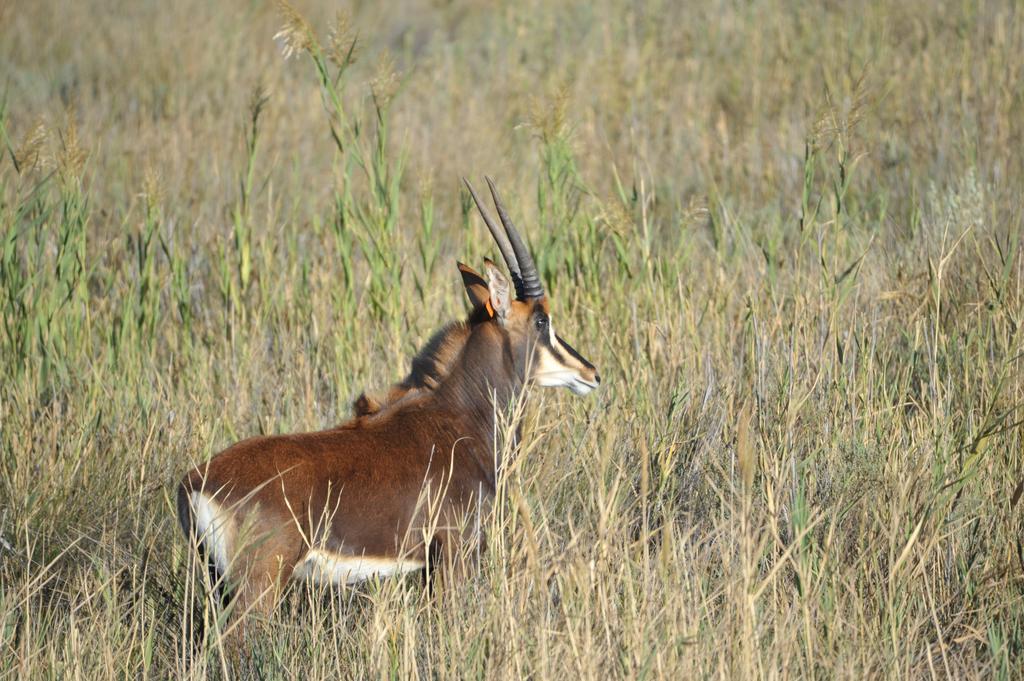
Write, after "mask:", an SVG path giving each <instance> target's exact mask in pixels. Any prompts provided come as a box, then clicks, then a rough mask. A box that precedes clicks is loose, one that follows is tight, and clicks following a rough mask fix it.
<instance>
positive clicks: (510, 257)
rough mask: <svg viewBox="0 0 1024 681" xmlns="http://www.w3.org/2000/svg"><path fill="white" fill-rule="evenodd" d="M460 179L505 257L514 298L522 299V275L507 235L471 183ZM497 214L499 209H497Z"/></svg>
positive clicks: (524, 292)
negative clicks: (495, 221)
mask: <svg viewBox="0 0 1024 681" xmlns="http://www.w3.org/2000/svg"><path fill="white" fill-rule="evenodd" d="M462 181H463V182H464V183H465V184H466V189H468V190H469V195H470V196H472V197H473V203H475V204H476V208H477V210H479V211H480V217H482V218H483V219H484V222H485V223H486V224H487V229H489V230H490V232H491V236H492V237H494V241H495V243H497V244H498V250H499V251H501V256H502V257H503V258H504V259H505V264H506V265H508V271H509V274H511V275H512V284H513V285H514V286H515V288H516V298H519V299H523V298H524V297H525V296H526V290H525V288H524V287H523V276H522V274H521V273H520V270H519V260H518V259H517V258H516V252H515V250H513V248H512V244H511V243H510V242H509V240H508V235H507V234H505V232H504V231H502V230H501V229H499V228H498V225H496V224H494V220H492V219H491V216H490V215H488V214H487V210H486V209H485V208H484V204H483V203H481V201H480V197H479V196H477V195H476V192H475V191H474V190H473V185H471V184H470V183H469V180H467V179H466V178H462ZM498 211H499V213H498V214H499V215H500V214H501V209H500V208H499V209H498ZM502 222H504V220H503V221H502Z"/></svg>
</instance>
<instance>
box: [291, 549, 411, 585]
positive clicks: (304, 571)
mask: <svg viewBox="0 0 1024 681" xmlns="http://www.w3.org/2000/svg"><path fill="white" fill-rule="evenodd" d="M422 569H423V561H419V560H412V559H409V558H386V557H383V556H346V555H343V554H340V553H332V552H330V551H324V550H321V549H311V550H310V551H309V553H307V554H306V557H305V558H303V559H302V562H300V563H299V564H298V565H296V566H295V573H294V576H295V579H304V580H308V581H311V582H315V583H318V584H357V583H359V582H362V581H365V580H367V579H370V578H371V577H373V576H375V575H376V576H378V577H390V576H392V575H401V574H405V573H406V572H415V571H416V570H422Z"/></svg>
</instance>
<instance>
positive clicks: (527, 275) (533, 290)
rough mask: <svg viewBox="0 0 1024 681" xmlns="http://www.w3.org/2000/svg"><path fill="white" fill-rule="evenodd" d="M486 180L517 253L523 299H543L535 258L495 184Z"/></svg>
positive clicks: (487, 178)
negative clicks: (518, 230) (502, 203)
mask: <svg viewBox="0 0 1024 681" xmlns="http://www.w3.org/2000/svg"><path fill="white" fill-rule="evenodd" d="M484 179H485V180H487V186H488V187H489V188H490V190H491V198H493V199H494V207H495V208H497V209H498V218H499V219H500V220H501V224H502V225H504V226H505V231H506V232H507V234H508V240H509V241H510V242H511V243H512V250H513V251H515V254H516V260H517V261H518V262H519V275H520V276H521V277H522V278H523V295H522V296H521V298H523V299H527V298H543V297H544V286H543V285H542V284H541V283H540V275H539V274H537V265H536V264H534V262H533V256H532V255H530V250H529V249H528V248H527V247H526V244H525V243H524V242H523V239H522V237H520V236H519V232H517V231H516V226H515V225H513V224H512V220H510V219H509V217H508V213H506V212H505V207H504V206H502V205H501V199H500V198H498V190H497V189H496V188H495V186H494V182H493V181H492V180H491V178H489V177H487V176H484Z"/></svg>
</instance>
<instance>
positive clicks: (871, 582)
mask: <svg viewBox="0 0 1024 681" xmlns="http://www.w3.org/2000/svg"><path fill="white" fill-rule="evenodd" d="M380 4H381V5H383V3H380ZM287 7H291V5H287ZM339 9H341V10H344V11H343V12H341V13H340V14H339ZM289 11H291V12H293V13H292V14H290V15H287V16H286V17H285V19H284V20H282V16H281V10H280V8H279V7H278V6H277V5H275V4H273V3H255V4H253V3H248V4H247V3H236V2H220V3H209V2H201V1H200V0H182V1H180V2H173V3H171V2H168V3H156V2H153V3H127V4H124V5H123V6H122V5H114V4H112V3H102V2H96V1H95V0H85V1H80V2H68V1H67V0H44V1H43V2H38V3H34V4H31V5H28V4H23V6H17V7H15V6H14V5H13V4H7V5H0V63H2V64H3V65H4V69H3V71H4V76H5V77H4V79H3V83H2V88H3V89H2V90H0V152H2V156H3V158H2V159H0V322H2V324H0V327H2V328H0V358H2V361H0V372H2V375H0V675H4V676H18V677H25V678H51V677H60V678H108V677H117V678H124V677H130V678H138V677H144V678H166V677H183V678H204V677H207V676H212V677H223V676H224V673H225V672H224V670H225V666H226V664H227V663H226V661H225V659H224V657H223V655H222V646H221V637H220V634H219V631H220V629H219V625H218V623H217V621H216V617H217V613H216V611H215V610H213V609H211V608H209V607H207V605H206V604H205V602H204V600H203V597H202V584H201V583H200V582H199V581H197V579H196V578H195V573H194V572H192V571H190V570H189V566H188V561H189V555H188V553H187V552H186V546H185V542H184V541H183V540H182V538H181V537H180V531H179V529H178V527H177V522H176V520H175V518H174V513H173V504H172V503H171V495H172V493H173V486H174V484H175V482H176V480H177V479H179V478H180V476H181V474H182V473H183V472H184V471H186V470H187V469H188V468H189V467H190V466H191V465H193V464H194V463H195V462H197V461H201V460H204V459H205V458H207V457H209V456H210V455H211V454H213V453H215V452H216V451H218V450H219V449H220V448H222V447H223V446H225V445H227V444H228V443H230V442H231V441H233V440H236V439H239V438H242V437H245V436H247V435H251V434H255V433H259V432H285V431H289V430H298V429H314V428H321V427H326V426H329V425H331V424H334V423H336V422H338V421H340V420H342V419H344V418H346V417H347V415H348V413H349V402H350V400H351V398H352V397H353V396H354V395H356V394H357V393H358V392H359V391H360V390H362V389H363V388H367V387H382V386H384V385H387V384H389V383H390V382H392V381H393V380H395V379H396V378H397V377H398V376H399V374H401V373H402V371H401V369H400V368H396V367H399V365H400V364H401V363H403V362H404V361H405V359H406V358H407V357H409V356H410V354H411V353H412V351H413V350H414V349H415V348H416V347H417V346H418V345H419V344H420V343H422V342H423V341H424V340H425V339H426V338H427V337H428V335H429V334H430V332H431V331H432V330H434V329H435V328H436V327H437V326H438V320H440V319H448V318H452V317H455V316H458V315H461V314H462V313H463V308H462V293H461V287H460V284H459V279H458V277H457V276H456V273H455V268H454V260H455V259H456V258H459V259H462V260H466V261H467V262H470V263H474V262H479V261H480V259H481V258H482V257H483V256H485V255H489V254H490V253H491V251H492V250H493V249H492V247H491V245H490V243H489V242H488V240H487V239H486V238H485V237H484V235H485V231H484V230H483V229H482V228H481V226H480V225H479V224H477V223H476V222H475V221H474V220H475V219H472V216H471V215H470V213H469V203H468V201H467V198H466V196H465V195H464V193H462V192H461V190H460V185H459V178H460V177H462V176H463V175H465V176H469V177H477V176H480V175H482V174H484V173H488V174H491V175H493V176H495V177H497V178H498V180H499V182H500V184H501V186H502V189H503V193H504V194H505V195H506V199H507V201H508V203H510V204H511V205H512V206H514V207H515V212H516V217H517V218H518V222H519V224H521V225H522V226H523V227H525V228H526V231H527V232H528V233H529V236H530V237H531V240H532V242H533V245H534V248H535V250H536V252H537V254H538V262H539V265H540V267H541V269H542V275H543V276H544V277H545V280H546V281H547V282H548V284H549V288H550V289H551V291H552V297H553V303H554V306H555V310H554V314H555V316H556V320H557V323H558V324H559V329H560V331H563V332H564V334H565V335H566V337H567V338H569V339H571V340H572V342H573V343H574V344H575V345H577V346H578V347H579V348H580V349H581V351H582V352H583V353H584V354H585V355H586V356H588V357H589V358H591V359H593V360H594V362H595V363H596V364H597V365H598V366H599V368H600V369H601V373H602V376H603V377H604V378H605V382H604V384H603V385H602V388H601V390H600V391H598V392H597V393H595V394H594V395H593V396H591V397H589V398H587V399H577V398H574V397H573V396H571V395H568V394H565V395H563V394H561V393H551V392H538V394H536V395H534V396H533V397H532V401H531V405H530V408H529V410H528V413H527V422H526V429H525V441H524V449H523V451H522V452H521V453H520V454H519V457H518V458H517V459H516V460H515V461H514V462H513V463H512V464H511V465H510V466H509V469H508V471H507V473H506V475H505V477H504V479H503V481H502V490H501V494H502V496H501V503H500V504H499V509H498V512H497V513H496V515H495V517H494V518H493V520H492V523H493V526H492V528H491V537H492V538H493V540H492V542H491V546H490V549H489V551H488V553H487V554H486V556H485V559H484V561H483V564H482V565H481V568H480V572H479V574H478V575H476V576H475V577H474V579H473V580H472V581H471V582H470V583H468V584H466V585H465V587H464V588H463V589H460V590H458V591H449V592H446V593H444V594H443V595H441V596H439V597H431V596H429V595H427V594H425V593H424V592H423V589H422V588H420V585H419V583H418V582H417V581H416V580H414V579H410V580H405V581H401V580H390V581H383V582H381V583H376V584H371V585H367V586H365V587H362V588H359V589H355V590H346V591H344V592H340V593H319V592H316V591H313V590H305V589H296V590H294V593H292V594H290V596H289V597H288V599H287V600H286V602H285V604H284V605H283V606H282V608H281V609H280V611H279V612H278V613H277V614H276V615H275V616H274V618H273V620H272V621H270V622H257V623H254V626H255V627H256V628H257V630H258V631H260V632H262V633H263V640H262V642H261V644H260V645H259V646H258V647H257V649H256V650H255V651H254V653H253V656H252V658H251V659H250V660H249V661H248V665H249V666H248V668H247V669H233V670H232V669H228V670H227V674H228V675H230V676H244V675H247V674H250V675H251V674H262V675H263V676H264V677H267V678H279V677H280V678H339V677H353V678H367V677H399V678H407V677H430V678H455V679H462V678H469V677H487V678H523V677H530V678H537V679H541V678H563V679H564V678H575V677H585V678H600V679H603V678H608V677H624V678H640V677H648V678H673V679H675V678H691V677H698V676H699V677H712V676H715V677H726V678H757V677H766V678H779V677H825V678H830V677H842V678H862V677H865V676H870V677H885V678H890V677H912V678H919V677H951V676H952V677H967V678H972V677H986V678H988V677H998V678H1015V677H1018V676H1020V674H1021V663H1020V656H1021V653H1022V649H1024V615H1022V614H1021V613H1022V611H1024V609H1022V605H1024V603H1022V600H1024V599H1022V581H1021V578H1022V574H1024V551H1022V545H1021V532H1022V521H1021V512H1022V511H1021V507H1022V505H1024V504H1021V503H1020V497H1021V496H1022V494H1021V490H1022V487H1021V485H1022V481H1024V457H1022V455H1024V439H1022V434H1021V428H1020V424H1021V421H1022V419H1024V410H1022V409H1021V405H1022V402H1024V380H1022V377H1024V371H1022V367H1021V362H1022V358H1024V355H1022V352H1024V347H1022V346H1024V344H1022V337H1021V334H1022V331H1021V329H1020V325H1021V322H1022V319H1024V297H1022V295H1024V291H1022V276H1021V275H1022V267H1024V257H1022V255H1021V251H1020V234H1021V231H1022V223H1024V200H1022V199H1024V196H1022V189H1021V188H1022V186H1024V155H1022V154H1021V153H1020V151H1019V149H1020V148H1021V147H1022V146H1024V88H1022V86H1021V83H1022V82H1024V49H1021V46H1022V45H1024V15H1022V12H1021V9H1020V8H1019V7H1018V6H1017V5H1015V4H1013V3H1010V2H982V3H962V4H957V5H955V6H954V5H946V4H941V5H940V4H933V3H927V2H921V1H919V0H911V1H910V2H879V3H807V4H803V3H781V2H771V1H767V2H754V3H733V2H719V3H713V4H710V5H702V4H700V3H671V2H651V3H646V4H638V3H622V2H610V1H608V0H597V2H586V3H583V2H576V3H567V2H562V3H548V2H537V1H536V0H527V2H522V3H514V4H511V5H507V6H506V5H504V4H497V3H484V2H462V3H428V2H419V1H417V0H407V1H406V2H402V3H398V4H397V5H392V6H389V7H384V6H381V7H376V6H373V7H370V6H367V7H362V6H358V7H357V6H352V7H347V6H346V7H339V6H337V5H333V4H330V3H314V2H311V1H302V2H300V1H299V0H294V8H293V10H289ZM286 14H287V12H286ZM282 23H284V24H285V26H286V29H285V30H284V31H283V32H281V33H280V34H279V31H282ZM275 34H279V35H280V37H279V38H278V40H277V41H275V40H274V39H273V36H274V35H275ZM282 50H284V51H285V52H292V53H294V56H293V58H291V59H287V60H286V59H284V58H283V55H282ZM402 368H404V367H402Z"/></svg>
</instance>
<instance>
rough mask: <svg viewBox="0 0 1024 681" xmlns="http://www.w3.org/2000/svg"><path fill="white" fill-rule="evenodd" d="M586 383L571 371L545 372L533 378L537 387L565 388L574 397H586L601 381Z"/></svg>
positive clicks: (597, 379) (586, 381)
mask: <svg viewBox="0 0 1024 681" xmlns="http://www.w3.org/2000/svg"><path fill="white" fill-rule="evenodd" d="M595 379H596V380H593V381H588V380H587V379H585V378H583V377H582V376H580V375H579V374H577V373H576V372H573V371H546V372H544V373H542V374H537V375H536V376H534V380H535V381H536V382H537V385H539V386H542V387H544V388H559V387H563V386H564V387H566V388H568V389H569V390H571V391H572V392H573V393H574V394H576V395H586V394H587V393H589V392H590V391H592V390H594V389H595V388H596V387H597V386H598V385H599V384H600V382H601V379H599V378H596V377H595Z"/></svg>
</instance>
